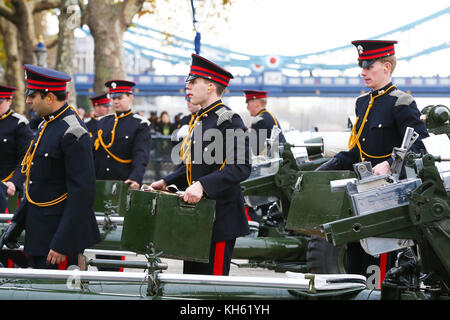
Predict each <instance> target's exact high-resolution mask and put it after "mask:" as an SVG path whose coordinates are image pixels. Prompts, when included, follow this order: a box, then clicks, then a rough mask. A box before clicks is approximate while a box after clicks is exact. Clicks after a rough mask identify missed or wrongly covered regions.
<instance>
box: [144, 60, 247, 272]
mask: <svg viewBox="0 0 450 320" xmlns="http://www.w3.org/2000/svg"><path fill="white" fill-rule="evenodd" d="M231 78H233V75H232V74H231V73H230V72H228V71H226V70H224V69H223V68H221V67H220V66H218V65H216V64H214V63H213V62H211V61H209V60H207V59H205V58H203V57H201V56H199V55H196V54H193V55H192V64H191V70H190V73H189V76H188V77H187V79H186V82H187V86H186V89H187V90H188V91H189V94H190V99H191V102H192V103H193V104H200V105H201V109H200V110H199V111H198V112H197V115H196V116H195V119H194V121H193V122H192V123H191V125H190V127H189V134H188V135H187V136H186V137H185V139H184V140H183V145H182V148H181V156H182V159H183V160H184V162H185V163H184V164H183V165H181V166H180V167H178V168H177V169H176V170H175V171H174V172H173V173H171V174H169V175H168V176H166V177H165V178H163V179H162V180H159V181H156V182H154V183H152V184H151V188H153V189H156V190H166V189H167V186H168V185H171V184H175V185H176V186H177V187H178V188H179V189H186V191H185V193H184V196H183V200H184V201H186V202H188V203H197V202H198V201H200V199H201V198H202V197H207V198H209V199H214V200H215V201H216V208H215V221H214V226H213V235H212V243H211V250H210V258H209V263H198V262H190V261H184V267H183V272H184V273H195V274H209V275H228V273H229V271H230V263H231V256H232V252H233V248H234V244H235V241H236V238H237V237H240V236H243V235H246V234H248V233H249V228H248V222H247V219H246V217H245V212H244V198H243V196H242V191H241V187H240V182H241V181H243V180H245V179H247V178H248V177H249V175H250V171H251V164H250V159H249V156H250V151H249V141H248V139H245V140H243V141H239V143H237V141H236V139H235V138H234V137H233V136H232V135H227V132H231V133H238V132H242V134H243V135H244V132H245V131H246V130H247V128H246V127H245V125H244V123H243V121H242V119H241V117H240V116H239V115H238V114H236V113H234V112H233V111H232V110H231V109H230V108H229V107H227V106H226V105H224V103H223V102H222V100H221V97H222V93H223V91H224V90H225V88H226V87H227V86H228V83H229V81H230V79H231ZM209 130H211V131H213V132H219V133H220V135H221V137H222V141H223V144H221V145H220V146H216V145H215V144H214V142H215V140H214V139H211V138H206V137H207V136H209V135H208V131H209ZM212 140H214V141H212ZM212 157H214V161H207V159H211V158H212Z"/></svg>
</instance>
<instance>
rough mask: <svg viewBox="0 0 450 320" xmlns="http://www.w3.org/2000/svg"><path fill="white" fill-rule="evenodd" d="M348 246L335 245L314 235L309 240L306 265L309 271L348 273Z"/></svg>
mask: <svg viewBox="0 0 450 320" xmlns="http://www.w3.org/2000/svg"><path fill="white" fill-rule="evenodd" d="M346 251H347V250H346V248H345V247H343V246H339V247H335V246H333V245H332V244H331V243H329V242H328V241H326V240H324V239H322V238H320V237H315V236H312V237H311V238H310V239H309V241H308V248H307V251H306V265H307V267H308V272H310V273H317V274H337V273H346V271H345V259H346Z"/></svg>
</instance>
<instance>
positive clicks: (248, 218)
mask: <svg viewBox="0 0 450 320" xmlns="http://www.w3.org/2000/svg"><path fill="white" fill-rule="evenodd" d="M248 210H249V207H247V206H245V207H244V211H245V215H246V216H247V221H252V218H250V215H249V214H248Z"/></svg>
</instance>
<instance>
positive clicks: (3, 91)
mask: <svg viewBox="0 0 450 320" xmlns="http://www.w3.org/2000/svg"><path fill="white" fill-rule="evenodd" d="M16 90H17V88H13V87H8V86H2V85H0V99H11V98H12V95H13V92H14V91H16Z"/></svg>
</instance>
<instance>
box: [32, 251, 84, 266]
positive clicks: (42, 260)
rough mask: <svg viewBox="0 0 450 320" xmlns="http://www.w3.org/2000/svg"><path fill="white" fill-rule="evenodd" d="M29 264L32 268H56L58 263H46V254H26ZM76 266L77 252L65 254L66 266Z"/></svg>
mask: <svg viewBox="0 0 450 320" xmlns="http://www.w3.org/2000/svg"><path fill="white" fill-rule="evenodd" d="M28 263H29V266H30V267H31V268H33V269H58V268H59V265H58V264H47V256H28ZM71 265H76V266H78V254H74V255H69V256H67V267H69V266H71Z"/></svg>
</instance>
